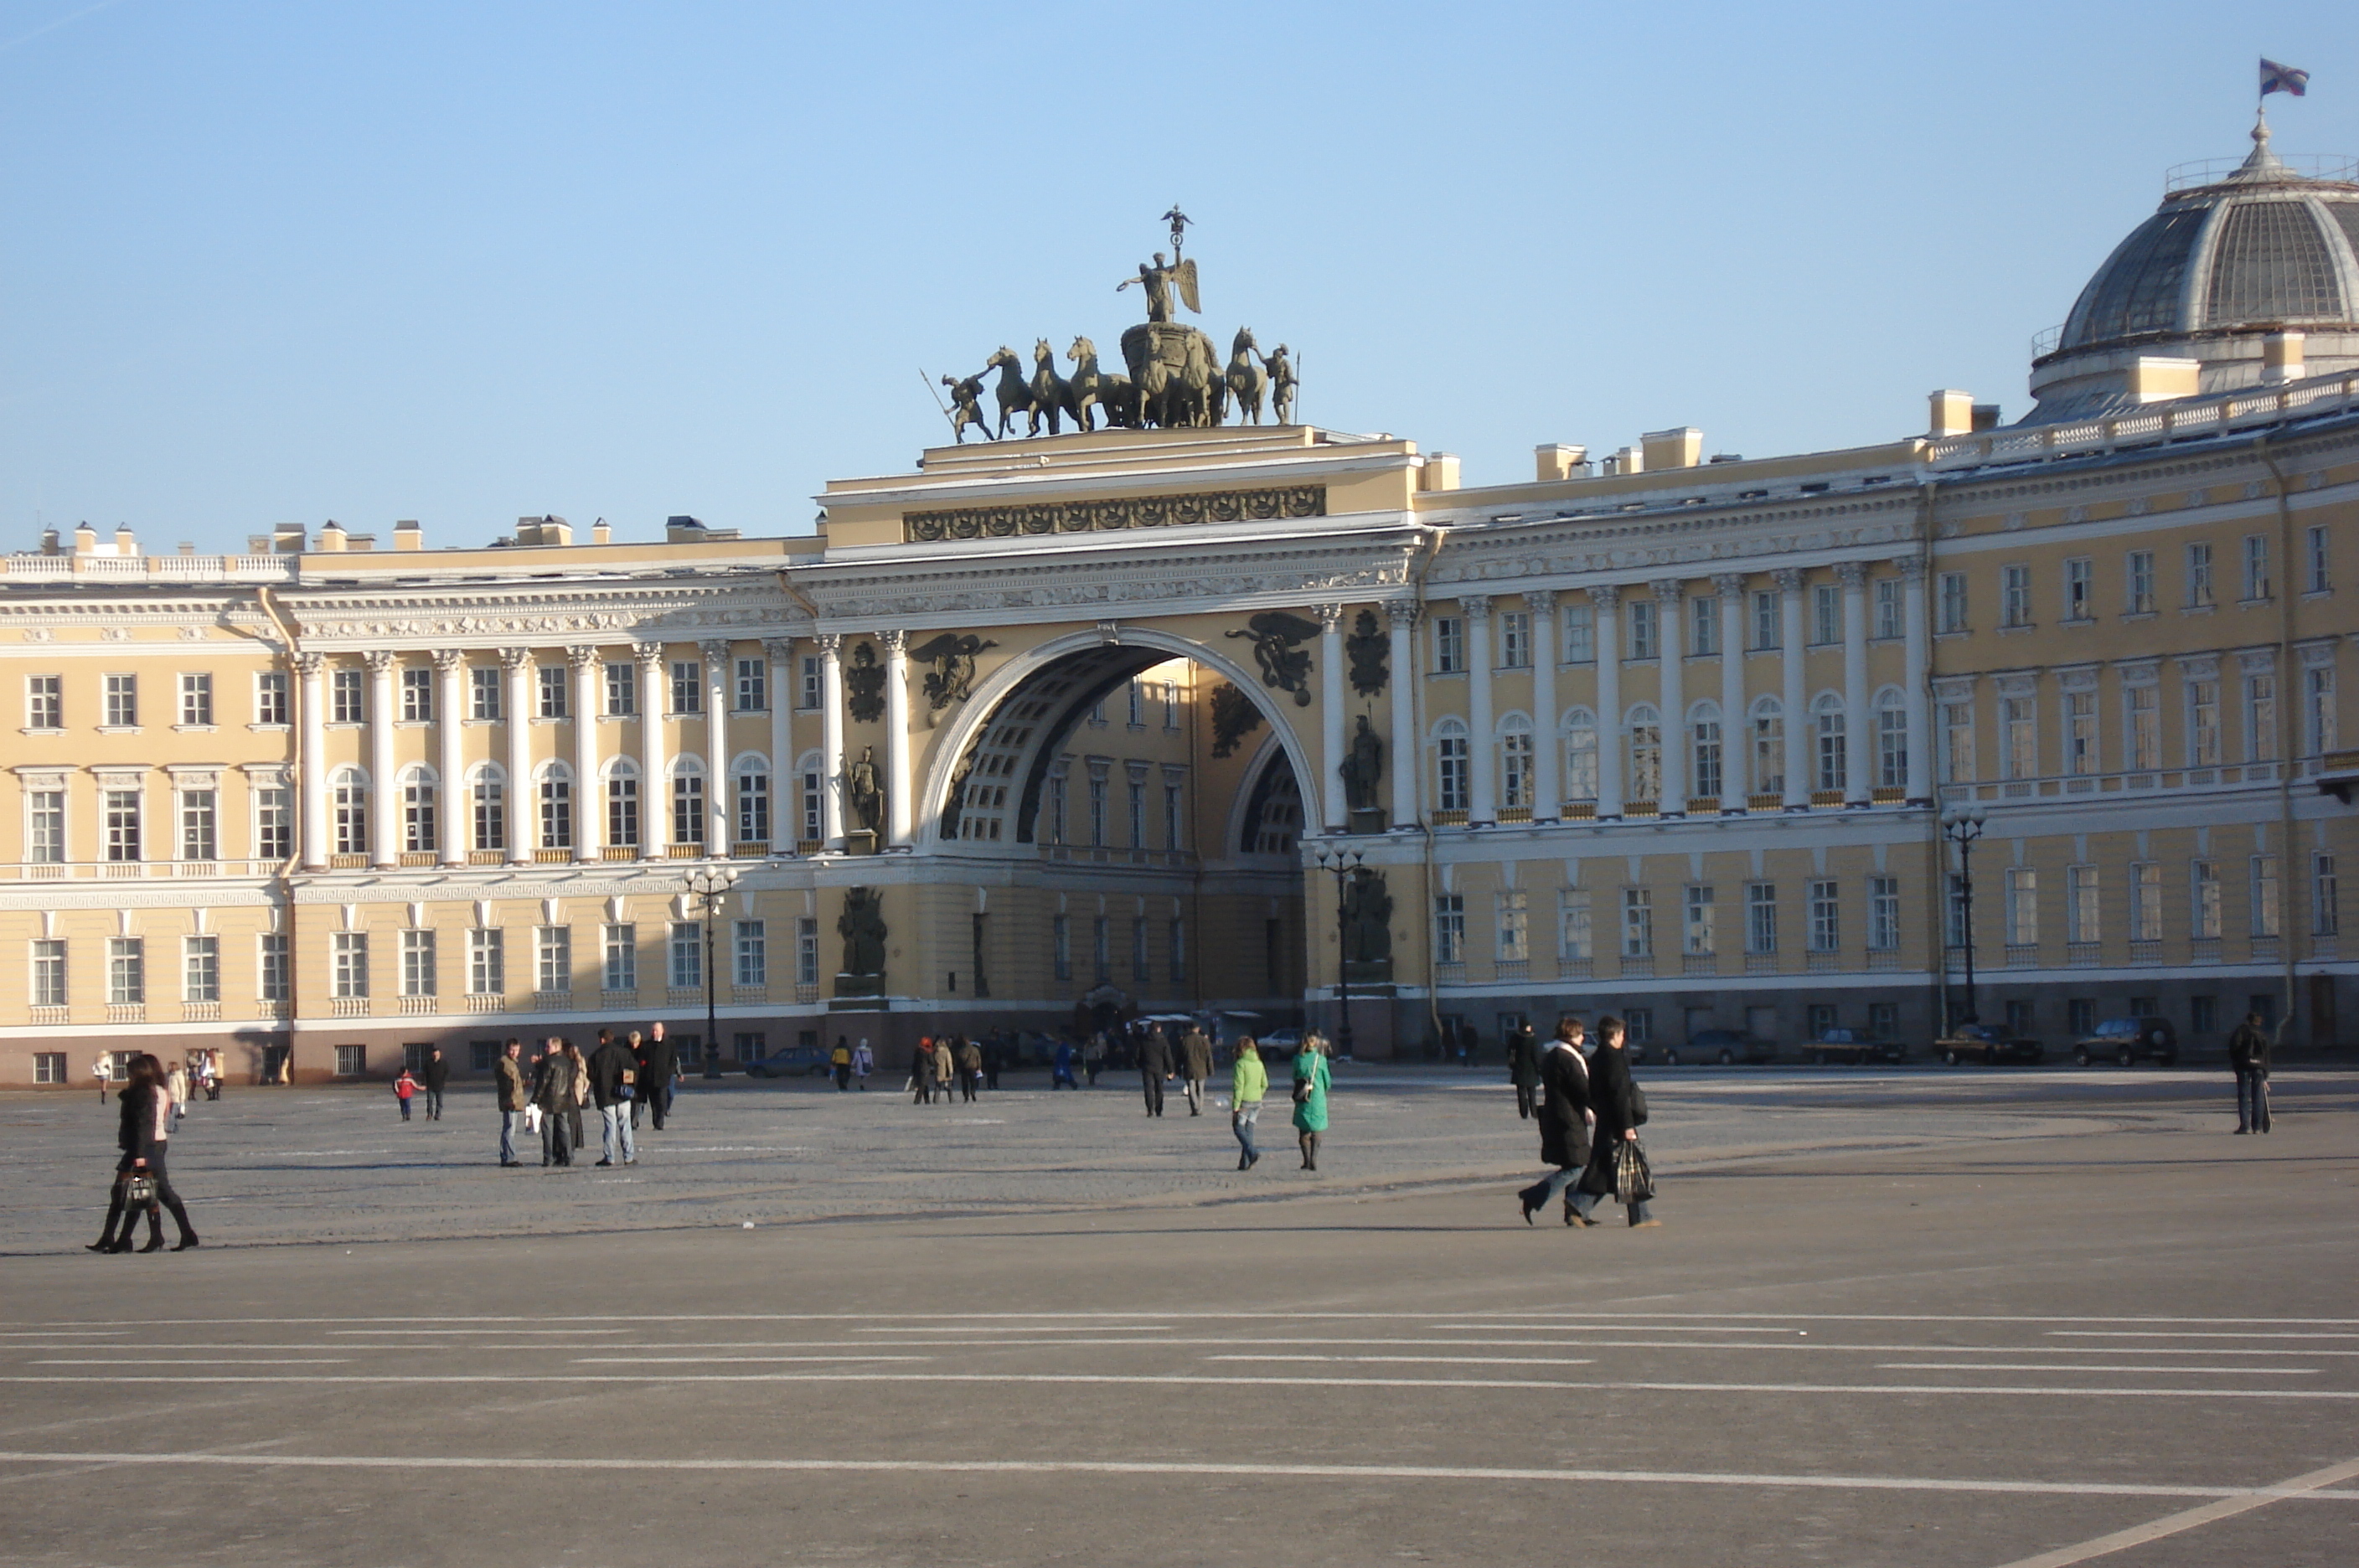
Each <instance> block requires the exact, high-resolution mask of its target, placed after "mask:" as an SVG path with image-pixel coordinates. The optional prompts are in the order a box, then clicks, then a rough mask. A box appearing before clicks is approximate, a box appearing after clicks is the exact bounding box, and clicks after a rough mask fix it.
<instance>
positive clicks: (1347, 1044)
mask: <svg viewBox="0 0 2359 1568" xmlns="http://www.w3.org/2000/svg"><path fill="white" fill-rule="evenodd" d="M1317 854H1318V860H1319V869H1320V870H1321V871H1324V872H1327V873H1329V874H1330V875H1332V877H1334V878H1335V1054H1336V1055H1337V1056H1339V1057H1342V1058H1343V1060H1344V1061H1346V1062H1349V1061H1352V1060H1353V1056H1352V961H1351V958H1350V957H1349V952H1350V944H1351V938H1352V928H1351V923H1350V920H1349V918H1348V916H1347V915H1346V913H1345V909H1344V903H1343V890H1344V888H1345V887H1346V886H1347V885H1348V884H1349V883H1350V882H1351V880H1352V878H1353V877H1357V876H1359V875H1360V863H1361V862H1362V861H1364V860H1365V859H1367V858H1368V852H1367V851H1366V850H1364V849H1355V850H1352V851H1350V852H1349V853H1346V852H1345V851H1343V850H1341V849H1330V848H1328V847H1327V845H1325V844H1321V845H1320V846H1319V849H1318V851H1317Z"/></svg>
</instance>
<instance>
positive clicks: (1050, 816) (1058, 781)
mask: <svg viewBox="0 0 2359 1568" xmlns="http://www.w3.org/2000/svg"><path fill="white" fill-rule="evenodd" d="M1071 773H1072V768H1071V765H1070V764H1066V763H1060V764H1058V765H1057V766H1056V767H1054V768H1050V769H1049V786H1048V789H1046V790H1045V791H1044V792H1043V793H1042V795H1041V799H1040V826H1039V834H1040V842H1041V843H1042V844H1062V843H1064V842H1065V812H1066V810H1067V806H1068V801H1067V793H1066V792H1067V790H1068V789H1070V788H1071ZM805 836H810V835H808V834H807V835H805Z"/></svg>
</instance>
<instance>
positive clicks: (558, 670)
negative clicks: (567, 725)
mask: <svg viewBox="0 0 2359 1568" xmlns="http://www.w3.org/2000/svg"><path fill="white" fill-rule="evenodd" d="M534 673H535V675H536V677H537V679H538V681H539V691H540V707H539V710H538V712H539V714H540V716H541V717H542V718H544V719H561V718H563V717H565V715H566V714H567V713H571V712H572V708H571V704H570V703H569V702H568V701H567V698H566V685H567V681H566V677H567V674H568V671H567V670H566V668H565V666H563V665H561V664H544V665H541V666H539V667H538V669H537V670H535V672H534Z"/></svg>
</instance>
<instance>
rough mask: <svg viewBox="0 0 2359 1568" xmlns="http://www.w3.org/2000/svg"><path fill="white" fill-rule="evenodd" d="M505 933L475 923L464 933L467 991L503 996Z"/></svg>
mask: <svg viewBox="0 0 2359 1568" xmlns="http://www.w3.org/2000/svg"><path fill="white" fill-rule="evenodd" d="M506 937H507V933H506V932H505V931H498V930H495V929H487V928H485V927H482V926H478V927H476V928H475V929H474V930H473V931H469V932H468V933H467V994H468V995H469V996H504V995H506V992H507V988H508V965H507V941H506Z"/></svg>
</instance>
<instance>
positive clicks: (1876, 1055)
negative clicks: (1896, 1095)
mask: <svg viewBox="0 0 2359 1568" xmlns="http://www.w3.org/2000/svg"><path fill="white" fill-rule="evenodd" d="M1907 1054H1908V1051H1906V1050H1905V1049H1903V1047H1902V1046H1901V1044H1900V1042H1899V1041H1898V1040H1877V1039H1876V1038H1875V1036H1874V1035H1871V1034H1870V1033H1868V1032H1867V1030H1865V1029H1828V1030H1826V1031H1825V1032H1823V1033H1822V1034H1821V1035H1820V1036H1819V1038H1818V1039H1816V1040H1812V1041H1810V1044H1808V1045H1806V1046H1804V1047H1803V1048H1802V1060H1804V1061H1805V1062H1810V1063H1811V1064H1812V1065H1814V1066H1819V1067H1824V1066H1825V1065H1826V1064H1827V1063H1828V1062H1843V1063H1844V1064H1846V1065H1848V1066H1852V1067H1861V1066H1864V1065H1865V1064H1867V1063H1868V1062H1897V1061H1899V1060H1900V1059H1901V1058H1902V1057H1904V1056H1906V1055H1907Z"/></svg>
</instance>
